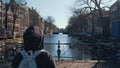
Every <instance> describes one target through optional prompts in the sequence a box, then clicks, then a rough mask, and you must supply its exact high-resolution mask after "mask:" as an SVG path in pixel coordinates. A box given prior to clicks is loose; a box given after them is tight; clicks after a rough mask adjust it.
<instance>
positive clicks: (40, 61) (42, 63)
mask: <svg viewBox="0 0 120 68" xmlns="http://www.w3.org/2000/svg"><path fill="white" fill-rule="evenodd" d="M22 58H23V57H22V55H21V53H18V54H17V55H16V56H15V58H14V60H13V62H12V68H18V66H19V64H20V62H21V60H22ZM35 59H36V63H37V67H38V68H56V66H55V62H54V60H53V58H52V56H51V55H50V53H49V52H47V51H46V52H42V53H41V54H40V55H38V56H37V57H36V58H35Z"/></svg>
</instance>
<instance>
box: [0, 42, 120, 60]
mask: <svg viewBox="0 0 120 68" xmlns="http://www.w3.org/2000/svg"><path fill="white" fill-rule="evenodd" d="M21 46H23V43H4V45H3V46H0V53H3V55H5V52H6V51H7V50H9V49H16V50H17V52H18V51H20V49H21V48H22V47H21ZM44 49H46V50H47V51H49V52H50V53H51V54H52V56H53V57H54V59H56V60H58V59H61V60H94V59H98V57H100V58H101V57H102V58H101V59H106V58H110V57H111V54H112V53H114V52H115V51H117V50H118V49H120V45H119V44H115V45H114V44H113V43H79V44H77V45H76V44H75V45H74V44H72V43H61V42H58V43H44ZM58 50H60V54H58ZM0 55H1V54H0ZM101 55H102V56H101ZM58 56H59V57H58Z"/></svg>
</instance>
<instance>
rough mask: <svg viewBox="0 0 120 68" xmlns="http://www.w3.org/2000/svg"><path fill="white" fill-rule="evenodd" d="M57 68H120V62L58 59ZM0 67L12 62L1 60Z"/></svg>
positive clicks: (7, 67)
mask: <svg viewBox="0 0 120 68" xmlns="http://www.w3.org/2000/svg"><path fill="white" fill-rule="evenodd" d="M56 66H57V68H120V63H113V62H101V63H99V64H98V63H97V61H91V60H90V61H82V60H76V61H59V62H58V61H56ZM0 68H11V62H8V61H7V60H0Z"/></svg>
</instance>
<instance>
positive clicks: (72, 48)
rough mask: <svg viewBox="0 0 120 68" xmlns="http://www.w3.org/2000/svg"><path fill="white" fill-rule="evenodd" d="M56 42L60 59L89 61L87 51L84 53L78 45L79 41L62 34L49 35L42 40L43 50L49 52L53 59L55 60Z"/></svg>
mask: <svg viewBox="0 0 120 68" xmlns="http://www.w3.org/2000/svg"><path fill="white" fill-rule="evenodd" d="M58 41H60V50H61V54H60V55H61V59H63V60H73V59H74V60H78V59H79V60H83V59H90V53H89V51H87V52H85V50H84V49H83V48H82V45H80V44H79V43H80V40H77V39H76V38H73V37H69V36H68V35H67V34H62V33H60V34H54V35H50V36H47V37H45V38H44V44H45V46H44V49H46V50H47V51H49V52H50V53H51V54H52V56H53V57H54V58H55V59H57V49H58Z"/></svg>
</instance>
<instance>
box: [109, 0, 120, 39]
mask: <svg viewBox="0 0 120 68" xmlns="http://www.w3.org/2000/svg"><path fill="white" fill-rule="evenodd" d="M110 30H111V31H110V33H111V38H112V39H119V38H120V0H117V1H116V2H115V3H114V4H113V5H112V6H111V7H110Z"/></svg>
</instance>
